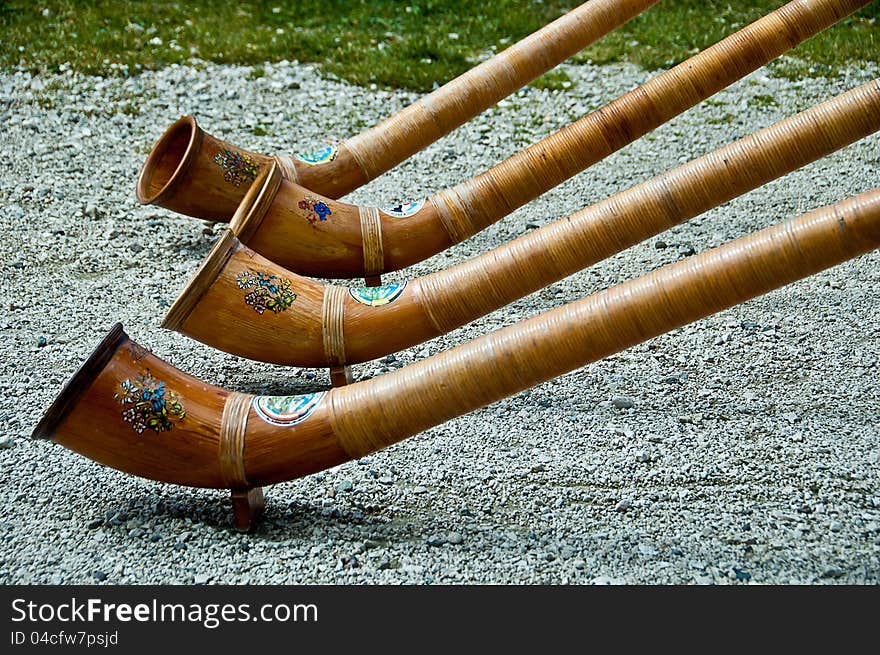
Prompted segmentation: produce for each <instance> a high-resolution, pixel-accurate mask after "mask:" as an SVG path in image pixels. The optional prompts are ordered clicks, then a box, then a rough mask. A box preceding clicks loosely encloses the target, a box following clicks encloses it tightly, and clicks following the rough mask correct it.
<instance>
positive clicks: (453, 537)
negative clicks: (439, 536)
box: [446, 532, 464, 546]
mask: <svg viewBox="0 0 880 655" xmlns="http://www.w3.org/2000/svg"><path fill="white" fill-rule="evenodd" d="M446 541H447V543H450V544H452V545H453V546H458V545H459V544H460V543H462V542H463V541H464V539H463V538H462V536H461V534H460V533H458V532H450V533H449V534H448V535H446Z"/></svg>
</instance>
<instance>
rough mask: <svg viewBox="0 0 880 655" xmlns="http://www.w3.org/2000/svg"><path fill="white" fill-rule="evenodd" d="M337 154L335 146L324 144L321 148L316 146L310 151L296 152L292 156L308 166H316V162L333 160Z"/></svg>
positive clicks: (322, 162) (323, 162) (321, 162)
mask: <svg viewBox="0 0 880 655" xmlns="http://www.w3.org/2000/svg"><path fill="white" fill-rule="evenodd" d="M338 154H339V148H337V147H336V146H324V147H323V148H318V149H317V150H312V151H311V152H298V153H296V154H295V155H294V157H296V158H297V159H299V160H300V161H301V162H304V163H306V164H308V165H309V166H317V165H318V164H326V163H327V162H330V161H333V160H334V159H336V155H338Z"/></svg>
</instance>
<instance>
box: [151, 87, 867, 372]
mask: <svg viewBox="0 0 880 655" xmlns="http://www.w3.org/2000/svg"><path fill="white" fill-rule="evenodd" d="M878 129H880V80H874V81H871V82H869V83H867V84H864V85H862V86H859V87H857V88H855V89H852V90H850V91H847V92H845V93H843V94H841V95H839V96H837V97H835V98H832V99H830V100H828V101H826V102H823V103H820V104H818V105H816V106H814V107H811V108H809V109H807V110H805V111H803V112H801V113H799V114H796V115H794V116H791V117H788V118H785V119H783V120H781V121H778V122H777V123H775V124H773V125H770V126H768V127H766V128H764V129H762V130H759V131H758V132H756V133H754V134H751V135H749V136H746V137H744V138H742V139H739V140H738V141H735V142H733V143H730V144H728V145H726V146H724V147H722V148H719V149H718V150H715V151H714V152H711V153H709V154H707V155H705V156H703V157H700V158H698V159H695V160H693V161H690V162H687V163H685V164H682V165H681V166H678V167H676V168H673V169H672V170H669V171H666V172H665V173H663V174H661V175H658V176H657V177H655V178H652V179H650V180H647V181H645V182H642V183H640V184H637V185H635V186H633V187H631V188H629V189H626V190H625V191H622V192H620V193H617V194H615V195H613V196H611V197H609V198H607V199H605V200H602V201H600V202H598V203H596V204H594V205H592V206H590V207H587V208H585V209H583V210H580V211H578V212H575V213H574V214H572V215H570V216H567V217H565V218H561V219H559V220H557V221H555V222H552V223H549V224H547V225H545V226H543V227H541V228H538V229H535V230H532V231H530V232H528V233H527V234H525V235H523V236H521V237H519V238H517V239H514V240H512V241H510V242H508V243H506V244H504V245H501V246H499V247H497V248H495V249H493V250H490V251H488V252H486V253H484V254H482V255H480V256H477V257H474V258H472V259H470V260H468V261H465V262H462V263H460V264H458V265H456V266H453V267H451V268H448V269H446V270H442V271H438V272H436V273H433V274H431V275H427V276H422V277H418V278H415V279H412V280H408V281H407V280H401V281H398V282H395V283H394V284H387V285H384V286H380V287H369V288H368V287H345V286H336V285H325V284H321V283H319V282H318V281H316V280H313V279H310V278H305V277H302V276H299V275H297V274H296V273H293V272H291V271H289V270H287V269H285V268H283V267H281V266H279V265H278V264H276V263H275V262H272V261H269V260H268V259H267V258H265V257H263V256H261V255H259V254H258V253H256V252H254V251H253V250H251V249H250V248H249V247H247V246H244V245H242V244H241V243H240V242H239V241H238V240H237V239H236V238H235V237H234V236H233V234H232V233H231V232H232V231H235V230H236V229H238V230H239V231H240V232H243V233H246V232H248V231H249V230H250V229H252V228H253V226H254V225H257V224H258V223H259V219H260V216H261V213H262V208H263V207H264V206H265V203H266V199H267V198H268V197H270V196H271V193H272V188H273V183H274V184H277V183H278V182H279V181H280V178H279V177H278V176H277V175H272V173H271V168H272V167H271V166H270V169H269V170H268V172H267V173H266V176H265V177H264V178H263V179H262V180H258V181H257V182H255V183H254V184H253V185H252V186H251V188H250V189H248V192H247V194H246V195H245V197H244V199H243V200H242V204H241V205H240V206H239V208H238V210H237V212H236V215H235V217H234V218H233V220H232V223H231V230H230V231H227V232H226V233H225V234H224V235H223V236H222V237H221V238H220V239H219V240H218V242H217V243H216V244H215V245H214V247H213V248H212V249H211V251H210V253H209V254H208V256H207V257H206V258H205V260H204V261H203V263H202V265H201V267H200V268H199V270H198V271H197V273H196V274H195V276H193V278H192V280H191V281H190V282H189V284H187V286H186V288H185V289H184V290H183V292H182V293H181V294H180V296H179V297H178V299H177V301H176V302H175V303H174V305H173V306H172V308H171V310H170V311H169V312H168V315H167V317H166V319H165V321H164V322H163V324H162V325H163V327H166V328H169V329H174V330H178V331H180V332H182V333H183V334H185V335H187V336H189V337H192V338H194V339H197V340H199V341H201V342H202V343H206V344H208V345H210V346H213V347H215V348H218V349H220V350H223V351H225V352H228V353H232V354H235V355H239V356H242V357H247V358H249V359H257V360H260V361H266V362H271V363H275V364H285V365H293V366H315V367H323V366H330V367H331V368H332V367H334V366H340V365H345V364H357V363H361V362H365V361H368V360H370V359H376V358H379V357H383V356H385V355H388V354H390V353H394V352H397V351H400V350H403V349H405V348H409V347H411V346H414V345H417V344H419V343H422V342H424V341H427V340H429V339H432V338H434V337H436V336H439V335H440V334H444V333H446V332H449V331H451V330H453V329H455V328H457V327H459V326H461V325H464V324H466V323H468V322H470V321H473V320H475V319H476V318H478V317H480V316H484V315H486V314H488V313H490V312H492V311H494V310H496V309H498V308H500V307H503V306H504V305H506V304H508V303H510V302H512V301H514V300H516V299H518V298H522V297H525V296H527V295H528V294H530V293H533V292H534V291H537V290H538V289H541V288H544V287H545V286H547V285H549V284H552V283H553V282H556V281H558V280H560V279H562V278H564V277H566V276H568V275H571V274H573V273H575V272H576V271H578V270H581V269H583V268H585V267H587V266H590V265H592V264H595V263H597V262H599V261H602V260H603V259H605V258H607V257H610V256H612V255H614V254H616V253H618V252H620V251H622V250H624V249H625V248H628V247H630V246H632V245H635V244H636V243H639V242H641V241H644V240H645V239H648V238H650V237H651V236H654V235H656V234H660V233H662V232H663V231H665V230H667V229H669V228H671V227H672V226H673V225H677V224H679V223H681V222H683V221H685V220H688V219H690V218H693V217H694V216H698V215H700V214H702V213H703V212H706V211H708V210H709V209H711V208H713V207H716V206H718V205H720V204H722V203H724V202H727V201H729V200H731V199H732V198H735V197H737V196H739V195H741V194H743V193H746V192H748V191H750V190H752V189H755V188H758V187H760V186H761V185H763V184H766V183H767V182H769V181H771V180H773V179H775V178H778V177H780V176H782V175H784V174H786V173H788V172H790V171H792V170H795V169H797V168H800V167H802V166H805V165H806V164H808V163H810V162H812V161H815V160H816V159H819V158H820V157H823V156H826V155H829V154H830V153H832V152H834V151H836V150H837V149H839V148H842V147H844V146H847V145H848V144H851V143H853V142H855V141H857V140H858V139H861V138H864V137H865V136H867V135H869V134H871V133H873V132H875V131H877V130H878Z"/></svg>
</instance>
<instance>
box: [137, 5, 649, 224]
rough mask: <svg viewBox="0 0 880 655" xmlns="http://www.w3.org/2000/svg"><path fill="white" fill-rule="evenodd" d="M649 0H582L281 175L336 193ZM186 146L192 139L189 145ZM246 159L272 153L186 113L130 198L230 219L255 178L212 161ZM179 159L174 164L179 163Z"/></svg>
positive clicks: (289, 160) (291, 163) (257, 160)
mask: <svg viewBox="0 0 880 655" xmlns="http://www.w3.org/2000/svg"><path fill="white" fill-rule="evenodd" d="M656 2H657V0H590V2H585V3H583V4H582V5H580V6H579V7H576V8H575V9H572V10H571V11H569V12H568V13H566V14H565V15H564V16H561V17H560V18H558V19H557V20H555V21H553V22H552V23H550V24H549V25H547V26H545V27H544V28H542V29H540V30H538V31H537V32H535V33H534V34H531V35H530V36H528V37H526V38H525V39H523V40H522V41H520V42H518V43H516V44H514V45H513V46H511V47H509V48H507V49H506V50H504V51H502V52H501V53H499V54H498V55H496V56H494V57H492V58H491V59H488V60H487V61H485V62H483V63H481V64H479V65H477V66H475V67H474V68H473V69H471V70H470V71H468V72H467V73H464V74H463V75H460V76H459V77H457V78H455V79H454V80H452V81H450V82H448V83H447V84H445V85H443V86H442V87H440V88H439V89H437V90H436V91H434V92H432V93H430V94H428V95H427V96H425V97H423V98H421V99H420V100H418V101H416V102H414V103H413V104H412V105H409V106H408V107H406V108H404V109H402V110H401V111H400V112H398V113H397V114H395V115H394V116H392V117H390V118H388V119H386V120H385V121H383V122H381V123H379V124H378V125H376V126H374V127H372V128H370V129H369V130H367V131H365V132H363V133H362V134H360V135H357V136H355V137H353V138H351V139H349V140H348V141H345V142H342V143H340V144H338V146H337V152H336V156H335V157H334V158H333V159H332V160H330V161H326V162H322V163H319V164H308V163H305V162H304V161H301V160H299V159H298V158H296V157H290V156H284V157H283V158H281V163H283V165H282V171H283V174H284V175H285V177H286V178H288V179H290V180H291V181H292V182H297V183H299V184H300V185H302V186H304V187H305V188H307V189H309V190H310V191H311V192H313V193H316V194H318V195H323V196H326V197H328V198H339V197H341V196H343V195H345V194H346V193H349V192H350V191H353V190H354V189H356V188H358V187H359V186H361V185H363V184H365V183H366V182H368V181H369V180H371V179H373V178H374V177H376V176H378V175H381V174H382V173H384V172H385V171H387V170H389V169H390V168H393V167H394V166H396V165H397V164H399V163H400V162H402V161H403V160H405V159H407V158H408V157H410V156H412V155H413V154H415V153H416V152H418V151H419V150H422V149H423V148H425V147H426V146H428V145H430V144H431V143H433V142H434V141H436V140H437V139H439V138H440V137H442V136H443V135H445V134H448V133H449V132H451V131H452V130H454V129H455V128H456V127H458V126H459V125H461V124H462V123H464V122H465V121H467V120H469V119H470V118H473V117H474V116H476V115H477V114H479V113H481V112H483V111H485V110H486V109H488V108H489V107H491V106H492V105H494V104H496V103H497V102H498V101H499V100H501V99H502V98H505V97H507V96H508V95H510V94H511V93H513V92H514V91H516V90H517V89H519V88H520V87H522V86H525V85H526V84H528V83H529V82H531V81H532V80H534V79H535V78H537V77H539V76H540V75H541V74H543V73H545V72H546V71H548V70H550V69H551V68H553V67H554V66H556V65H557V64H560V63H562V62H563V61H565V60H566V59H568V58H569V57H571V56H573V55H574V54H576V53H577V52H578V51H580V50H582V49H584V48H586V47H587V46H588V45H590V44H591V43H593V42H595V41H596V40H598V39H599V38H601V37H602V36H604V35H605V34H607V33H608V32H611V31H612V30H614V29H615V28H617V27H619V26H620V25H622V24H623V23H625V22H626V21H628V20H629V19H631V18H633V17H635V16H637V15H638V14H640V13H641V12H643V11H644V10H645V9H647V8H648V7H650V6H651V5H653V4H656ZM190 144H191V145H190ZM227 151H228V152H230V153H237V154H239V155H241V156H242V157H247V158H248V159H249V160H250V161H252V162H253V163H254V164H255V165H256V166H257V167H258V168H259V169H260V171H262V170H263V169H264V168H265V166H266V165H267V163H269V162H270V161H272V160H273V158H272V157H269V156H266V155H260V154H257V153H252V152H249V151H247V150H243V149H242V148H238V147H236V146H234V145H232V144H229V143H226V142H225V141H223V140H222V139H218V138H216V137H213V136H211V135H210V134H208V133H207V132H204V131H203V130H201V129H200V128H199V127H198V126H197V125H196V122H195V119H194V118H193V117H191V116H185V117H183V118H181V119H180V120H179V121H177V122H176V123H175V124H174V125H172V126H171V128H169V130H168V131H166V133H165V134H164V135H163V136H162V137H161V138H160V139H159V141H157V143H156V145H155V146H154V147H153V150H152V152H151V153H150V155H149V157H148V158H147V161H146V163H145V164H144V168H143V171H142V173H141V177H140V180H139V181H138V186H137V194H138V199H139V200H140V201H141V202H143V203H155V204H158V205H160V206H162V207H165V208H167V209H171V210H173V211H176V212H179V213H181V214H186V215H188V216H195V217H197V218H204V219H208V220H214V221H228V220H229V219H230V217H231V216H232V215H233V213H234V212H235V208H236V207H237V206H238V204H239V203H240V202H241V199H242V197H243V196H244V194H245V192H246V191H247V189H248V187H249V186H250V184H251V183H252V182H253V179H252V177H247V178H246V179H241V180H239V181H238V182H237V183H235V184H230V183H229V182H228V180H225V179H224V175H225V173H226V172H227V171H226V170H224V169H222V168H218V166H217V164H216V162H215V161H214V158H215V157H216V156H217V155H218V154H221V155H222V154H223V153H225V152H227ZM181 166H182V168H181Z"/></svg>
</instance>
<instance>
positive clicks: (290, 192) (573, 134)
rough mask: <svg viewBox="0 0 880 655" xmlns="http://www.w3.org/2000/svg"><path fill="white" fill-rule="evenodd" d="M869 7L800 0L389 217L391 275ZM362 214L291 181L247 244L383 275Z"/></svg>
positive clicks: (298, 264)
mask: <svg viewBox="0 0 880 655" xmlns="http://www.w3.org/2000/svg"><path fill="white" fill-rule="evenodd" d="M865 4H868V0H794V1H793V2H790V3H789V4H787V5H785V6H783V7H782V8H780V9H778V10H776V11H774V12H772V13H770V14H768V15H767V16H765V17H763V18H761V19H759V20H757V21H756V22H754V23H752V24H751V25H748V26H747V27H745V28H743V29H741V30H740V31H738V32H736V33H734V34H733V35H731V36H729V37H727V38H725V39H723V40H722V41H720V42H718V43H717V44H715V45H713V46H712V47H710V48H707V49H706V50H704V51H703V52H700V53H698V54H696V55H694V56H693V57H691V58H690V59H688V60H687V61H685V62H683V63H681V64H679V65H678V66H676V67H674V68H672V69H670V70H668V71H666V72H664V73H662V74H660V75H658V76H656V77H654V78H652V79H651V80H649V81H647V82H646V83H645V84H643V85H641V86H639V87H637V88H636V89H633V90H632V91H630V92H628V93H626V94H624V95H623V96H621V97H620V98H618V99H616V100H614V101H612V102H611V103H609V104H608V105H606V106H604V107H601V108H600V109H598V110H596V111H594V112H592V113H590V114H588V115H586V116H584V117H583V118H581V119H579V120H577V121H575V122H574V123H571V124H570V125H568V126H566V127H564V128H562V129H561V130H559V131H557V132H556V133H554V134H552V135H550V136H548V137H546V138H544V139H542V140H541V141H539V142H537V143H535V144H533V145H532V146H529V147H528V148H526V149H524V150H523V151H521V152H519V153H518V154H516V155H513V156H512V157H510V158H508V159H507V160H505V161H503V162H501V163H500V164H498V165H496V166H494V167H493V168H491V169H490V170H488V171H486V172H484V173H482V174H480V175H478V176H477V177H475V178H473V179H471V180H468V181H466V182H464V183H462V184H459V185H457V186H455V187H453V188H450V189H447V190H445V191H442V192H440V193H438V194H436V195H434V196H432V197H431V198H429V199H428V200H427V202H426V204H425V206H424V207H423V208H422V209H421V210H420V211H419V212H417V213H416V214H414V215H412V216H409V217H406V218H399V217H395V216H392V215H389V214H388V213H386V212H383V211H380V212H379V218H380V225H381V235H382V243H383V268H382V271H395V270H399V269H402V268H405V267H407V266H411V265H412V264H415V263H416V262H419V261H422V260H424V259H426V258H428V257H430V256H432V255H435V254H436V253H438V252H441V251H442V250H444V249H446V248H448V247H449V246H450V245H452V244H454V243H457V242H460V241H463V240H464V239H467V238H469V237H471V236H473V235H474V234H476V233H477V232H479V231H481V230H483V229H485V228H486V227H488V226H489V225H492V224H493V223H495V222H496V221H498V220H500V219H501V218H503V217H504V216H506V215H507V214H509V213H510V212H512V211H513V210H515V209H517V208H518V207H521V206H523V205H524V204H526V203H527V202H529V201H531V200H533V199H535V198H537V197H538V196H540V195H541V194H543V193H545V192H546V191H548V190H550V189H552V188H554V187H555V186H557V185H558V184H560V183H561V182H563V181H565V180H567V179H568V178H570V177H571V176H573V175H576V174H577V173H579V172H581V171H582V170H584V169H585V168H587V167H589V166H591V165H593V164H595V163H596V162H598V161H601V160H602V159H604V158H605V157H607V156H608V155H610V154H612V153H613V152H616V151H617V150H619V149H620V148H622V147H624V146H625V145H627V144H629V143H632V142H633V141H634V140H636V139H638V138H639V137H641V136H642V135H644V134H646V133H648V132H650V131H651V130H653V129H655V128H656V127H658V126H660V125H662V124H663V123H665V122H667V121H668V120H670V119H671V118H673V117H675V116H677V115H679V114H681V113H682V112H684V111H686V110H687V109H689V108H691V107H693V106H694V105H696V104H697V103H699V102H700V101H701V100H704V99H706V98H708V97H710V96H712V95H714V94H715V93H717V92H718V91H720V90H722V89H723V88H725V87H727V86H729V85H730V84H732V83H733V82H735V81H736V80H739V79H741V78H743V77H745V76H746V75H748V74H749V73H751V72H752V71H754V70H757V69H758V68H759V67H761V66H763V65H764V64H766V63H768V62H769V61H771V60H773V59H774V58H776V57H778V56H779V55H781V54H783V53H785V52H787V51H788V50H790V49H791V48H793V47H795V46H796V45H798V44H799V43H802V42H803V41H805V40H806V39H808V38H809V37H811V36H813V35H815V34H817V33H819V32H821V31H822V30H824V29H826V28H828V27H830V26H831V25H833V24H834V23H836V22H838V21H839V20H841V19H842V18H844V17H845V16H847V15H849V14H850V13H852V12H854V11H856V10H857V9H859V8H860V7H862V6H864V5H865ZM315 202H320V203H322V205H324V206H326V207H327V208H328V210H329V215H327V217H326V219H324V218H322V219H321V220H314V213H313V212H311V211H310V210H303V209H302V206H303V203H305V204H306V205H307V206H311V205H313V204H314V203H315ZM361 214H362V209H361V208H358V207H355V206H353V205H349V204H346V203H342V202H336V201H333V200H332V199H330V198H329V197H324V196H320V195H317V194H315V192H314V191H313V190H311V189H307V188H305V187H303V186H301V185H298V184H295V183H294V182H292V181H290V180H284V181H283V182H282V183H281V185H280V186H279V188H278V191H277V193H276V195H275V198H274V199H273V200H272V201H271V203H267V206H266V208H265V212H263V213H262V217H261V219H260V224H259V227H256V228H253V227H252V229H250V230H248V231H247V232H246V233H240V238H241V240H242V241H243V242H244V243H245V244H247V245H248V246H249V247H251V248H252V249H254V250H256V251H257V252H259V253H261V254H262V255H264V256H265V257H267V258H268V259H270V260H272V261H274V262H276V263H278V264H280V265H281V266H283V267H285V268H287V269H289V270H291V271H294V272H296V273H299V274H301V275H307V276H310V277H325V278H328V277H329V278H352V277H363V276H364V275H365V274H376V273H378V272H382V271H375V270H369V269H368V267H366V266H365V254H364V253H365V252H367V251H369V248H367V247H365V242H364V240H363V238H362V230H361ZM309 216H311V217H312V218H308V217H309ZM235 229H236V231H237V232H238V231H239V230H238V228H237V227H236V228H235Z"/></svg>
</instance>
